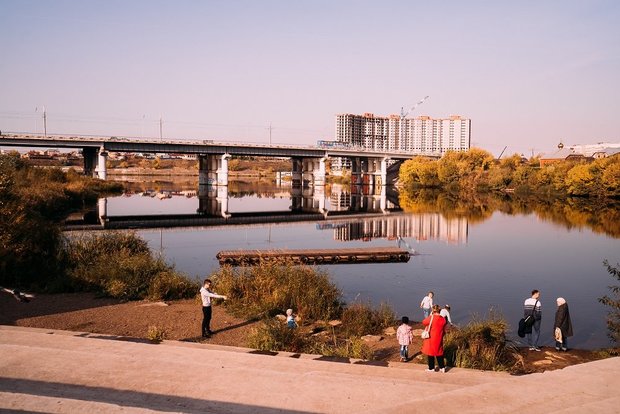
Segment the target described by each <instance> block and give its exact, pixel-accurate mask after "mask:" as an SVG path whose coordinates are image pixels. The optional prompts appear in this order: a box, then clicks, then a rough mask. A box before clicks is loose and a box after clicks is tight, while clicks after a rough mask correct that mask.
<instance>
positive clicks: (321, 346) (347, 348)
mask: <svg viewBox="0 0 620 414" xmlns="http://www.w3.org/2000/svg"><path fill="white" fill-rule="evenodd" d="M310 352H311V353H314V354H320V355H324V356H331V357H339V358H355V359H365V360H371V359H373V356H374V355H373V352H372V349H370V347H369V346H368V345H367V344H366V342H364V340H363V339H361V338H359V337H351V338H348V339H337V338H335V337H334V341H333V342H321V341H317V340H315V341H314V342H313V343H312V344H311V348H310Z"/></svg>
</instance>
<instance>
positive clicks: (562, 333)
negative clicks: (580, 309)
mask: <svg viewBox="0 0 620 414" xmlns="http://www.w3.org/2000/svg"><path fill="white" fill-rule="evenodd" d="M556 303H557V304H558V308H557V309H556V311H555V323H554V324H553V331H554V336H555V350H556V351H560V350H562V351H564V352H566V351H568V342H567V340H568V337H569V336H573V323H572V322H571V320H570V313H569V312H568V303H566V300H565V299H564V298H557V300H556Z"/></svg>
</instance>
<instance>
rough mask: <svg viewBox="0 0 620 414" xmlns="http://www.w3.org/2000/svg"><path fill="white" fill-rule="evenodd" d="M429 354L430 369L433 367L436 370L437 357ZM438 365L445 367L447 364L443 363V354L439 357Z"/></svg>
mask: <svg viewBox="0 0 620 414" xmlns="http://www.w3.org/2000/svg"><path fill="white" fill-rule="evenodd" d="M427 356H428V369H432V370H433V371H434V370H435V357H434V356H430V355H427ZM437 365H439V369H441V368H445V365H444V363H443V355H442V356H438V357H437Z"/></svg>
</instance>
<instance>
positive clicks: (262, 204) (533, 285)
mask: <svg viewBox="0 0 620 414" xmlns="http://www.w3.org/2000/svg"><path fill="white" fill-rule="evenodd" d="M161 186H162V184H161V183H160V187H161ZM168 186H169V187H170V186H171V187H170V188H168V190H171V189H175V190H176V191H180V190H181V189H183V188H179V186H178V185H176V186H175V185H173V184H170V183H168ZM192 186H194V184H189V185H188V188H186V189H190V190H191V189H192ZM194 188H195V187H194ZM136 191H139V190H136ZM350 192H351V191H350V189H348V188H342V187H338V186H334V187H333V188H331V191H330V189H329V188H328V189H326V190H325V194H323V193H319V194H318V195H317V194H315V195H310V196H309V197H310V199H312V198H313V197H314V201H316V199H319V198H321V197H324V202H325V208H326V209H327V210H330V211H333V210H342V209H344V210H346V209H347V208H348V206H347V203H349V204H350V199H351V197H350ZM353 198H354V197H353ZM291 199H292V197H291V193H290V188H287V187H276V186H275V185H274V186H266V187H265V186H264V185H263V186H262V187H261V188H258V187H257V185H249V184H245V185H244V186H243V188H241V189H240V188H239V187H235V186H231V187H230V191H229V194H228V211H229V212H248V211H263V212H264V211H288V210H289V208H290V206H291V203H292V201H291ZM362 199H363V197H362ZM373 200H374V201H373ZM373 202H376V203H375V204H374V205H376V206H378V205H380V202H379V201H377V197H370V198H367V199H366V200H363V201H362V202H361V203H362V204H364V205H368V204H369V203H370V204H372V203H373ZM355 203H359V200H358V201H353V204H355ZM315 204H316V203H315ZM358 207H359V205H358ZM388 207H390V208H389V209H388V210H386V211H387V213H386V214H384V215H383V216H381V217H372V218H365V219H361V218H355V219H347V218H346V217H345V218H343V219H342V220H338V221H336V222H330V223H329V224H327V225H326V223H325V222H320V223H315V222H304V223H273V224H260V225H247V226H219V227H211V228H209V227H199V228H196V227H194V228H192V227H186V228H169V229H154V230H150V229H149V230H140V231H139V234H140V235H141V236H142V237H143V238H144V239H146V240H147V241H148V243H149V245H150V246H151V248H152V249H153V250H155V251H161V252H162V253H163V254H164V256H165V257H166V260H167V261H168V262H170V263H174V264H175V265H176V268H177V269H178V270H181V271H183V272H185V273H187V274H189V275H190V276H192V277H195V278H197V279H202V278H203V277H205V276H206V275H208V274H209V273H210V272H211V271H213V270H215V269H217V268H218V267H219V264H218V262H217V260H216V259H215V255H216V254H217V252H218V251H220V250H229V249H269V248H274V249H275V248H291V249H303V248H338V247H343V248H350V247H370V246H373V247H374V246H396V245H397V241H396V236H401V237H403V239H404V240H405V241H406V242H407V243H408V244H409V245H410V247H412V248H413V249H415V250H416V251H417V252H418V253H419V255H417V256H412V258H411V260H410V261H409V262H408V263H388V264H347V265H336V266H325V267H324V268H325V269H326V270H327V271H328V272H329V274H330V275H331V277H332V278H333V281H334V282H335V283H336V284H337V285H338V286H339V287H340V288H341V289H342V291H343V293H344V297H345V300H346V301H348V302H351V301H355V300H363V301H366V300H369V301H371V302H372V303H373V304H379V303H381V302H387V303H389V304H390V305H391V306H392V307H393V309H394V310H395V312H396V314H397V316H399V317H400V316H402V315H408V316H409V317H410V318H412V319H413V320H420V319H421V317H422V312H421V310H420V309H419V303H420V300H421V299H422V297H423V296H425V294H426V293H427V292H428V291H429V290H432V291H434V292H435V299H436V302H435V303H439V304H442V305H443V304H446V303H449V304H450V305H451V307H452V318H453V322H455V323H457V324H465V323H467V321H468V320H470V319H471V317H472V315H473V314H478V315H484V314H486V313H488V311H489V309H491V308H493V309H495V310H498V311H500V312H501V313H502V314H503V315H504V316H505V317H506V318H507V320H508V321H509V323H511V325H513V326H516V322H517V321H518V320H519V318H520V317H521V314H522V303H523V300H524V299H525V298H526V297H528V296H529V294H530V291H531V290H532V289H539V290H540V291H541V303H542V309H543V321H542V328H541V344H542V345H553V344H554V342H553V338H552V328H553V318H554V314H555V307H556V305H555V299H556V298H557V297H558V296H562V297H564V298H565V299H566V300H567V302H568V304H569V307H570V311H571V317H572V321H573V326H574V331H575V336H574V337H573V338H571V342H570V346H572V347H579V348H598V347H604V346H608V345H609V341H608V339H607V336H606V334H607V331H606V315H607V311H608V309H607V308H606V307H604V306H602V305H601V304H599V303H598V301H597V298H599V297H601V296H603V295H605V294H608V293H609V291H608V286H609V285H610V284H613V282H614V279H612V277H611V276H610V275H609V274H608V273H607V271H606V269H605V268H604V267H603V264H602V263H603V260H605V259H606V260H608V261H609V262H610V263H612V264H615V263H617V262H620V239H618V238H615V237H613V236H610V235H606V234H604V233H599V234H597V233H594V232H593V231H592V230H590V229H589V228H587V227H580V226H575V227H572V228H569V227H568V226H565V225H560V224H555V223H554V222H551V221H548V220H543V219H541V218H539V215H537V214H534V213H530V214H517V215H508V214H505V213H501V212H498V211H496V212H493V213H490V214H489V215H488V216H487V217H486V218H485V219H484V220H480V219H476V220H471V219H468V218H467V217H466V216H459V215H458V214H450V216H451V218H445V217H444V216H443V215H442V214H439V213H434V212H425V213H407V212H403V211H398V208H396V207H398V206H395V205H393V204H390V203H389V202H388ZM197 208H198V198H197V197H195V196H191V194H190V196H189V197H188V196H180V195H179V196H172V198H167V199H163V200H160V199H158V198H156V197H145V196H141V195H138V194H127V195H124V196H120V197H113V198H109V199H108V200H107V214H108V215H110V216H116V215H137V214H153V215H159V214H178V213H186V214H193V213H196V210H197ZM370 209H371V210H372V211H375V210H376V209H374V210H373V207H371V208H370ZM511 337H513V338H514V339H519V338H518V337H516V335H515V334H514V332H511Z"/></svg>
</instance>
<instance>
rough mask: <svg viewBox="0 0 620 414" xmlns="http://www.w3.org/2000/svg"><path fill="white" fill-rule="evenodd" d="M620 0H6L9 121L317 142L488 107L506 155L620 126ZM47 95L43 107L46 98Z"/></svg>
mask: <svg viewBox="0 0 620 414" xmlns="http://www.w3.org/2000/svg"><path fill="white" fill-rule="evenodd" d="M619 22H620V2H619V1H616V0H611V1H598V0H590V1H585V0H584V1H570V0H569V1H567V0H564V1H540V0H538V1H519V2H515V1H504V2H502V1H442V2H430V1H382V2H377V1H334V0H326V1H323V0H315V1H234V0H229V1H226V0H222V1H169V2H164V1H116V0H113V1H110V0H106V1H88V0H86V1H28V0H19V1H17V0H14V1H11V0H0V27H1V28H2V34H1V35H0V129H1V130H3V131H35V130H37V131H42V129H43V127H42V121H41V111H42V107H43V106H45V108H46V111H47V115H48V131H51V132H59V133H83V134H105V135H131V136H138V137H139V136H142V135H144V136H158V135H159V126H158V125H159V124H158V122H159V121H158V120H159V118H160V115H161V116H162V117H163V122H164V126H163V130H164V136H166V137H170V138H180V139H182V138H197V137H200V138H209V139H223V140H246V141H252V142H267V141H268V140H269V131H268V129H267V127H268V125H269V123H270V122H271V123H272V125H273V130H272V139H273V142H282V143H301V144H312V143H314V142H315V141H316V140H317V139H333V138H334V115H335V114H337V113H363V112H372V113H375V114H377V115H389V114H392V113H398V112H399V111H400V108H401V106H406V107H408V106H411V105H413V104H414V103H415V102H417V101H418V100H419V99H420V98H422V97H424V96H426V95H430V98H429V99H428V100H427V101H426V102H425V103H424V104H423V105H421V106H420V107H419V108H418V109H417V110H416V111H415V113H414V114H412V115H413V116H415V115H429V116H432V117H436V118H442V117H447V116H449V115H452V114H460V115H463V116H466V117H468V118H471V119H472V142H473V145H476V146H479V147H482V148H485V149H487V150H490V151H492V152H493V153H495V154H496V155H497V154H498V153H499V152H500V151H501V150H502V149H503V148H504V146H508V150H507V153H513V152H519V153H525V154H526V155H530V152H531V151H534V152H536V153H538V152H544V151H547V150H550V149H552V148H554V147H555V146H556V145H557V143H558V142H559V141H563V142H564V143H566V144H572V143H590V142H599V141H612V142H618V141H620V133H619V132H618V131H619V128H618V125H619V123H620V121H619V120H618V118H619V116H618V113H619V110H620V24H619ZM35 109H36V112H35Z"/></svg>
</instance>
